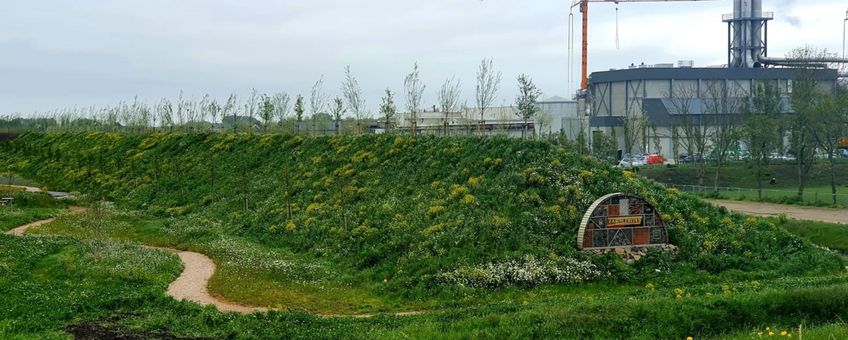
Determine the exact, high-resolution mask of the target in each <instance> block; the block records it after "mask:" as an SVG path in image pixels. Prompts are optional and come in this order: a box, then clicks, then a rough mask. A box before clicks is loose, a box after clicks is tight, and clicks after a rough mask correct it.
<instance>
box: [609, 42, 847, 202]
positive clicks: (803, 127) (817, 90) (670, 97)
mask: <svg viewBox="0 0 848 340" xmlns="http://www.w3.org/2000/svg"><path fill="white" fill-rule="evenodd" d="M827 56H829V54H828V53H827V51H826V50H822V51H819V50H817V49H815V48H811V47H804V48H800V49H796V50H794V51H793V52H791V53H790V55H789V57H790V58H796V59H807V60H812V59H816V58H818V57H827ZM821 66H825V65H812V66H811V65H807V66H806V67H800V68H797V69H796V70H795V76H794V79H792V80H790V81H789V82H786V83H782V84H781V83H778V82H777V81H774V80H771V81H755V82H754V83H753V84H752V85H751V87H750V89H747V88H746V87H742V86H739V85H738V84H736V83H735V82H732V81H723V80H715V81H707V80H705V81H702V82H701V83H700V86H697V84H693V83H687V82H685V81H678V82H674V83H673V86H672V89H671V90H670V91H669V93H667V96H666V98H665V102H666V103H668V106H669V107H670V111H673V112H670V113H671V116H672V121H671V126H670V127H669V128H668V131H666V132H667V133H668V134H669V135H670V136H669V137H670V139H671V141H672V147H673V149H674V150H673V154H674V157H675V158H676V159H679V154H680V152H681V151H684V152H685V153H686V154H687V155H689V156H694V157H692V159H693V160H694V161H695V163H696V167H697V169H698V184H699V185H704V181H705V179H706V177H707V169H708V165H712V166H713V167H714V173H713V175H714V177H713V185H714V186H715V187H716V189H717V188H718V184H719V183H718V182H719V176H720V173H721V171H722V169H723V168H724V167H725V166H726V164H727V162H728V161H729V160H730V158H731V156H732V155H733V154H734V153H737V152H739V151H740V150H743V149H745V150H747V155H746V158H747V159H748V160H749V161H750V162H751V163H752V165H753V166H754V168H755V171H756V175H757V181H758V182H757V187H758V189H759V191H760V193H759V195H760V197H761V196H762V187H763V180H764V177H765V173H766V171H767V168H768V166H769V163H770V162H773V161H774V158H775V157H774V156H775V155H779V156H785V155H792V156H794V163H795V165H796V168H797V176H798V177H797V181H798V197H799V199H800V198H802V197H803V195H804V190H805V188H806V186H807V184H808V182H809V180H810V175H811V171H812V169H813V168H814V165H815V164H816V163H817V161H819V160H821V159H824V160H826V163H827V165H828V167H829V169H830V174H831V188H832V193H833V200H834V203H835V202H836V189H837V186H836V182H835V161H836V159H837V158H838V155H839V152H840V147H841V146H840V140H841V139H842V138H843V137H844V136H847V135H848V90H846V87H845V86H844V85H845V84H841V85H840V84H839V83H837V84H833V85H834V86H831V85H832V83H831V81H829V80H828V81H827V83H822V82H821V81H820V79H821V78H820V77H819V76H818V75H817V72H818V71H819V70H820V68H821ZM826 66H828V67H830V68H836V66H838V65H826ZM698 107H699V108H698ZM695 110H698V111H700V112H695ZM739 113H741V114H739ZM621 130H623V134H624V144H625V152H631V151H632V150H633V149H634V147H635V146H636V145H639V144H640V142H641V145H642V146H643V147H644V148H645V149H649V148H651V146H653V149H654V150H655V151H656V152H658V153H659V152H661V150H662V145H661V144H660V135H661V133H658V131H657V130H658V129H657V127H656V126H653V125H651V124H650V123H649V122H648V121H647V120H646V119H645V118H644V116H643V115H641V114H628V115H626V117H625V118H624V123H623V127H622V129H621ZM613 138H615V137H614V136H613ZM640 138H641V141H640ZM594 144H595V145H596V148H599V150H601V152H609V151H603V150H608V149H609V147H608V146H606V147H605V145H606V144H608V143H607V141H606V140H605V139H603V138H602V139H601V140H600V141H595V143H594ZM652 144H653V145H652ZM613 148H614V147H613ZM790 159H791V158H790Z"/></svg>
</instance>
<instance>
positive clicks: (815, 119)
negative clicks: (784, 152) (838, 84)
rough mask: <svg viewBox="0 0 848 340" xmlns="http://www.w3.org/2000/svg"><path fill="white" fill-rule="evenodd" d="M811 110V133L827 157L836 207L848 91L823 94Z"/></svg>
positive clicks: (847, 114)
mask: <svg viewBox="0 0 848 340" xmlns="http://www.w3.org/2000/svg"><path fill="white" fill-rule="evenodd" d="M820 96H821V97H820V99H819V100H818V101H817V103H816V105H815V107H814V108H813V110H811V115H810V116H811V117H810V118H811V119H810V123H811V131H812V134H813V138H815V140H816V144H817V145H818V147H819V148H821V150H822V151H824V153H825V154H826V155H827V162H828V165H829V166H830V169H829V170H830V188H831V194H832V197H833V205H836V157H837V155H838V152H839V149H840V144H839V141H840V139H841V138H842V137H844V136H845V132H846V128H845V122H846V121H848V91H846V90H845V89H840V90H838V91H837V94H836V95H829V94H822V95H820Z"/></svg>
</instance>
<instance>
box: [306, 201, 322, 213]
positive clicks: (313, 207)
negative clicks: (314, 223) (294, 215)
mask: <svg viewBox="0 0 848 340" xmlns="http://www.w3.org/2000/svg"><path fill="white" fill-rule="evenodd" d="M319 208H321V204H320V203H310V204H309V206H307V207H306V213H307V214H311V213H312V212H313V211H315V210H318V209H319Z"/></svg>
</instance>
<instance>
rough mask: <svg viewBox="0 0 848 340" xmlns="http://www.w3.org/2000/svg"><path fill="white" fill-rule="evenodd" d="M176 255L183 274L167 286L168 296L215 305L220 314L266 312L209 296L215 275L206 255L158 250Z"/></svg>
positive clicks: (265, 310)
mask: <svg viewBox="0 0 848 340" xmlns="http://www.w3.org/2000/svg"><path fill="white" fill-rule="evenodd" d="M158 249H160V250H164V251H168V252H172V253H175V254H177V256H179V257H180V260H181V261H182V262H183V267H184V268H183V272H182V273H181V274H180V277H178V278H177V279H176V280H175V281H174V282H171V284H170V285H169V286H168V295H170V296H171V297H173V298H174V299H177V300H188V301H192V302H196V303H198V304H200V305H203V306H206V305H215V307H217V308H218V310H220V311H222V312H238V313H245V314H246V313H253V312H267V311H268V310H269V309H268V308H262V307H247V306H241V305H238V304H235V303H231V302H227V301H224V300H221V299H218V298H215V297H214V296H212V295H210V294H209V290H208V289H207V286H208V285H209V279H210V278H212V275H213V274H215V262H212V259H210V258H208V257H206V255H203V254H200V253H195V252H190V251H179V250H175V249H167V248H158Z"/></svg>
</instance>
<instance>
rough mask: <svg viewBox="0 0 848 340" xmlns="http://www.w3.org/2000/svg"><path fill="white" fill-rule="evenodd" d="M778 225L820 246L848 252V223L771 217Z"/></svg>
mask: <svg viewBox="0 0 848 340" xmlns="http://www.w3.org/2000/svg"><path fill="white" fill-rule="evenodd" d="M770 220H771V221H772V222H773V223H775V224H776V225H777V226H779V227H782V228H784V229H786V230H788V231H789V232H791V233H793V234H795V235H798V236H800V237H803V238H805V239H808V240H810V241H811V242H813V243H815V244H818V245H820V246H824V247H828V248H830V249H834V250H838V251H840V252H842V253H843V254H848V225H843V224H833V223H824V222H814V221H800V220H795V219H787V218H772V219H770Z"/></svg>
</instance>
